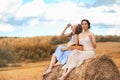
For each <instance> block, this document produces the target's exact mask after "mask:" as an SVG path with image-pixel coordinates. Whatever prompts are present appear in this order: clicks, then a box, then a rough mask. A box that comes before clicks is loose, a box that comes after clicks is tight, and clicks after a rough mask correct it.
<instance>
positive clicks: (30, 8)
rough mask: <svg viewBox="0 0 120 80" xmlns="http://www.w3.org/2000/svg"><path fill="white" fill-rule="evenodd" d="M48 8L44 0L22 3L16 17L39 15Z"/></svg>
mask: <svg viewBox="0 0 120 80" xmlns="http://www.w3.org/2000/svg"><path fill="white" fill-rule="evenodd" d="M46 8H47V6H46V5H45V4H44V2H43V1H42V0H33V1H32V2H29V3H28V4H25V5H22V6H21V7H20V9H19V10H18V11H17V13H16V15H15V17H16V18H17V19H19V18H26V17H38V16H41V15H42V14H44V11H45V10H46Z"/></svg>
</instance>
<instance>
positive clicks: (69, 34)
mask: <svg viewBox="0 0 120 80" xmlns="http://www.w3.org/2000/svg"><path fill="white" fill-rule="evenodd" d="M70 26H71V24H67V26H66V27H65V29H64V30H63V31H62V33H61V35H60V36H71V34H72V33H68V34H65V31H66V30H67V28H69V27H70Z"/></svg>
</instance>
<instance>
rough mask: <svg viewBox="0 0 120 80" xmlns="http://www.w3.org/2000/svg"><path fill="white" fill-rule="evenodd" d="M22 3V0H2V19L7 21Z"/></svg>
mask: <svg viewBox="0 0 120 80" xmlns="http://www.w3.org/2000/svg"><path fill="white" fill-rule="evenodd" d="M21 5H22V0H0V16H1V17H0V20H2V21H6V20H7V18H8V17H10V16H12V15H14V14H15V13H16V11H17V10H18V8H19V7H20V6H21Z"/></svg>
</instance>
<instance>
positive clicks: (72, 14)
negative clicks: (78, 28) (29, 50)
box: [0, 0, 120, 37]
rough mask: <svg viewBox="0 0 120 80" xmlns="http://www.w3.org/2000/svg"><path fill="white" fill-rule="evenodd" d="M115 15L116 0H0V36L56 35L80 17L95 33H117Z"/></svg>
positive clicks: (118, 24) (119, 4)
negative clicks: (86, 20) (88, 23)
mask: <svg viewBox="0 0 120 80" xmlns="http://www.w3.org/2000/svg"><path fill="white" fill-rule="evenodd" d="M119 14H120V0H9V1H8V0H0V36H10V37H15V36H16V37H33V36H47V35H59V34H60V33H61V31H62V30H63V29H64V27H65V26H66V24H67V23H71V24H77V23H80V21H81V20H82V19H88V20H89V21H90V22H91V29H90V31H92V32H93V33H94V34H96V35H118V36H120V31H119V30H120V22H119V21H120V15H119ZM67 32H70V29H68V30H67ZM67 32H66V33H67Z"/></svg>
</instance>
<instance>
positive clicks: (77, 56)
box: [58, 19, 96, 80]
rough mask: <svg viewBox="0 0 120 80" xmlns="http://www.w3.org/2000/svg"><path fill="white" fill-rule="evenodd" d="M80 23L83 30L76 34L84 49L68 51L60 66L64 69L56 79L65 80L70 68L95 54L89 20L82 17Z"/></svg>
mask: <svg viewBox="0 0 120 80" xmlns="http://www.w3.org/2000/svg"><path fill="white" fill-rule="evenodd" d="M81 25H82V28H83V32H82V33H80V34H79V36H78V43H79V44H82V45H83V47H84V50H83V51H81V50H77V49H75V50H73V51H72V52H71V53H70V55H69V57H68V60H67V63H66V64H65V65H64V66H63V67H62V69H64V71H63V73H62V76H61V77H60V78H59V79H58V80H65V78H66V77H67V75H68V74H69V73H70V72H71V70H72V69H74V68H75V67H78V66H80V65H81V64H82V62H83V61H84V60H85V59H88V58H91V57H93V56H94V54H95V52H94V49H95V48H96V41H95V36H94V34H93V33H92V32H90V31H89V29H90V22H89V21H88V20H86V19H83V20H82V21H81Z"/></svg>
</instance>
